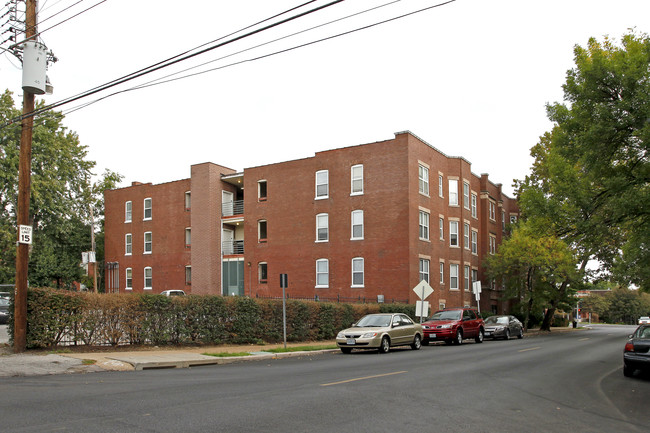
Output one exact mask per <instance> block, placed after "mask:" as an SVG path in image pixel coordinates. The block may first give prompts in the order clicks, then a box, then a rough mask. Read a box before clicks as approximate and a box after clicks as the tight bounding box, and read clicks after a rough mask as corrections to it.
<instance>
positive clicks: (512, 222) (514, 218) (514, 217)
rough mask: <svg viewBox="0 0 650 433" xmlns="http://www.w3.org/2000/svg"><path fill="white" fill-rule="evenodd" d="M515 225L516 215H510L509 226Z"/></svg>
mask: <svg viewBox="0 0 650 433" xmlns="http://www.w3.org/2000/svg"><path fill="white" fill-rule="evenodd" d="M516 223H517V215H510V224H516Z"/></svg>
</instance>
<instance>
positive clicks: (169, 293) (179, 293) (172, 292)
mask: <svg viewBox="0 0 650 433" xmlns="http://www.w3.org/2000/svg"><path fill="white" fill-rule="evenodd" d="M160 294H161V295H163V296H185V292H184V291H183V290H165V291H164V292H160Z"/></svg>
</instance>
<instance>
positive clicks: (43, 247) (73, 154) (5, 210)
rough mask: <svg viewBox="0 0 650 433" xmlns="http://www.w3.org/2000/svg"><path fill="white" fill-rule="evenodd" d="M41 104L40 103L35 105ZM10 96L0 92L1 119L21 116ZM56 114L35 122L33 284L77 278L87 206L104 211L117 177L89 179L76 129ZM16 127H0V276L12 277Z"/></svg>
mask: <svg viewBox="0 0 650 433" xmlns="http://www.w3.org/2000/svg"><path fill="white" fill-rule="evenodd" d="M42 106H43V102H40V103H39V104H38V106H37V108H40V107H42ZM20 114H21V113H20V112H19V110H17V109H16V108H14V101H13V98H12V94H11V92H9V91H5V93H4V94H2V95H1V96H0V123H7V122H8V121H9V120H10V119H13V118H15V117H18V116H20ZM63 118H64V117H63V115H62V114H61V113H60V112H54V111H47V112H45V113H43V114H41V115H39V117H38V118H37V119H35V122H34V131H33V142H32V176H31V197H30V219H31V224H32V226H33V228H34V244H33V246H32V251H31V255H30V264H29V275H28V278H29V281H30V284H32V285H50V284H52V283H53V282H54V283H56V285H57V286H60V287H65V286H69V285H70V284H71V283H72V282H73V281H76V280H77V279H78V278H79V277H80V276H81V268H80V267H79V263H80V261H81V254H80V253H81V252H82V251H88V250H89V249H90V247H91V245H90V230H91V229H90V222H91V221H90V217H89V215H90V207H91V206H92V207H93V211H94V215H98V216H101V215H103V210H102V208H103V202H102V192H103V190H104V189H106V188H113V187H115V185H117V183H118V182H119V181H120V180H121V176H120V175H118V174H116V173H114V172H111V171H109V170H107V171H106V172H105V173H104V174H103V175H102V177H101V178H100V179H99V180H98V181H97V182H95V183H93V182H92V181H91V179H92V177H93V174H92V172H91V170H92V169H93V167H94V166H95V162H94V161H89V160H87V159H86V158H87V150H86V146H83V145H81V144H80V141H79V137H78V136H77V134H76V133H74V132H71V131H68V130H67V128H66V127H64V126H63V124H62V123H63ZM19 153H20V125H19V124H9V125H8V126H4V127H2V129H0V278H2V280H3V281H2V282H10V281H13V280H14V278H15V255H16V243H15V242H16V203H17V197H18V162H19Z"/></svg>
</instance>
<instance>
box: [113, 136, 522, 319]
mask: <svg viewBox="0 0 650 433" xmlns="http://www.w3.org/2000/svg"><path fill="white" fill-rule="evenodd" d="M440 181H441V182H442V183H440ZM319 185H320V186H319ZM317 191H319V192H317ZM190 192H191V193H190ZM244 192H245V193H244ZM189 194H191V206H189V209H186V205H185V200H186V196H187V195H189ZM145 198H151V199H152V218H151V220H147V221H143V204H144V200H145ZM105 200H106V262H110V263H113V267H114V268H116V269H118V270H119V271H118V273H119V277H118V278H115V280H118V281H119V284H113V286H114V287H111V286H110V284H111V281H110V279H109V278H108V277H107V290H108V291H111V290H119V291H120V292H124V291H125V290H124V287H125V282H126V280H125V278H126V276H125V270H126V268H130V269H132V274H133V282H132V289H131V290H132V291H143V290H145V289H144V287H145V284H146V283H145V280H144V278H145V277H144V275H145V273H144V272H145V271H144V268H145V267H150V268H151V279H152V280H151V281H153V282H152V284H151V290H152V292H155V293H159V292H161V291H163V290H168V289H178V288H183V289H184V290H186V292H189V293H193V294H226V295H230V294H236V295H237V294H238V295H249V296H279V295H281V293H282V289H281V288H280V280H279V275H280V274H287V275H288V280H289V287H288V288H287V293H288V294H289V295H290V296H292V297H307V298H315V297H318V298H319V299H323V300H329V299H341V300H351V299H353V298H354V299H359V298H361V299H366V300H370V301H377V297H378V295H381V296H383V298H384V300H385V301H391V300H400V301H408V302H411V303H413V302H415V301H416V300H417V296H416V295H415V293H414V292H413V291H412V288H413V287H415V286H416V285H417V284H418V283H419V282H420V279H421V277H424V278H426V277H427V276H428V280H429V282H430V285H431V286H432V287H433V288H434V294H433V295H431V296H430V297H429V298H428V301H429V302H430V303H431V304H432V308H434V309H435V308H438V306H440V305H446V306H463V305H476V302H475V300H474V297H473V295H472V293H471V283H472V280H473V279H477V278H478V279H479V280H481V279H482V278H483V276H482V271H481V259H482V258H483V257H485V255H486V254H489V253H490V250H491V249H495V248H496V245H498V244H499V243H501V241H502V237H503V235H504V232H505V227H506V226H507V224H508V223H509V222H510V219H511V217H512V218H517V216H518V208H517V204H516V202H515V201H514V200H513V199H511V198H509V197H507V196H505V195H504V194H502V193H501V186H500V184H493V183H492V182H490V180H489V179H488V176H487V175H486V174H483V175H480V176H477V175H475V174H473V173H472V172H471V165H470V163H469V162H468V161H467V160H465V159H463V158H460V157H449V156H447V155H445V154H443V153H442V152H440V151H438V150H437V149H435V148H433V147H432V146H430V145H429V144H427V143H426V142H424V141H422V140H421V139H419V138H418V137H416V136H415V135H413V134H411V133H409V132H403V133H398V134H396V136H395V138H394V139H392V140H386V141H381V142H376V143H370V144H364V145H359V146H352V147H346V148H341V149H334V150H329V151H324V152H319V153H317V154H316V155H315V156H314V157H312V158H305V159H300V160H295V161H288V162H282V163H277V164H269V165H264V166H259V167H252V168H247V169H245V170H244V172H243V173H235V172H234V170H231V169H227V168H225V167H221V166H218V165H216V164H211V163H204V164H198V165H194V166H192V172H191V178H190V179H185V180H180V181H176V182H170V183H166V184H161V185H151V184H137V185H136V184H134V185H133V186H131V187H128V188H122V189H118V190H112V191H106V193H105ZM127 201H131V202H132V206H133V211H132V213H133V215H132V222H130V223H125V222H124V212H125V203H126V202H127ZM224 203H225V205H224ZM222 205H224V206H223V207H222ZM427 220H428V224H427ZM504 222H505V224H504ZM353 223H354V224H353ZM353 226H354V227H353ZM440 227H442V230H441V229H440ZM186 229H190V230H191V242H190V243H191V245H186V244H185V236H186V234H185V232H186ZM144 232H151V237H152V243H153V246H152V251H151V253H146V254H145V253H143V251H144V250H143V248H144V246H143V242H144V241H143V239H144V236H145V235H144ZM128 233H131V234H132V236H133V245H132V250H133V251H132V254H131V255H126V254H125V236H126V235H127V234H128ZM427 264H428V273H427V272H422V273H421V267H422V266H424V269H423V271H426V265H427ZM186 267H188V269H186ZM189 269H191V274H190V273H189V272H190V271H189ZM441 270H442V276H441ZM107 274H108V271H107ZM190 275H191V277H190ZM186 280H191V281H186ZM482 284H483V293H482V298H481V308H483V309H492V310H495V311H499V312H500V311H502V307H501V306H500V305H498V302H497V295H498V291H497V290H494V291H491V290H488V289H489V288H490V287H489V284H488V283H487V282H486V281H485V280H484V281H483V282H482ZM147 290H148V289H147Z"/></svg>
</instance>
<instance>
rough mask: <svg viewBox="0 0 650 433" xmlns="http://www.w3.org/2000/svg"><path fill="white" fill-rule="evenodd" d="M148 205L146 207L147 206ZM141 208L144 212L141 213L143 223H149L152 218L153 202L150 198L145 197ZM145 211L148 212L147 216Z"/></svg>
mask: <svg viewBox="0 0 650 433" xmlns="http://www.w3.org/2000/svg"><path fill="white" fill-rule="evenodd" d="M147 203H148V206H147ZM142 207H143V209H144V211H143V212H142V216H143V218H142V220H143V221H151V219H152V218H153V200H152V199H151V197H147V198H145V199H144V200H143V201H142ZM147 211H149V216H147Z"/></svg>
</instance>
